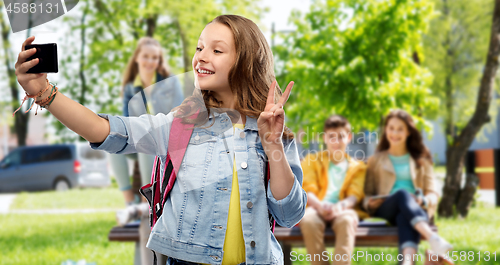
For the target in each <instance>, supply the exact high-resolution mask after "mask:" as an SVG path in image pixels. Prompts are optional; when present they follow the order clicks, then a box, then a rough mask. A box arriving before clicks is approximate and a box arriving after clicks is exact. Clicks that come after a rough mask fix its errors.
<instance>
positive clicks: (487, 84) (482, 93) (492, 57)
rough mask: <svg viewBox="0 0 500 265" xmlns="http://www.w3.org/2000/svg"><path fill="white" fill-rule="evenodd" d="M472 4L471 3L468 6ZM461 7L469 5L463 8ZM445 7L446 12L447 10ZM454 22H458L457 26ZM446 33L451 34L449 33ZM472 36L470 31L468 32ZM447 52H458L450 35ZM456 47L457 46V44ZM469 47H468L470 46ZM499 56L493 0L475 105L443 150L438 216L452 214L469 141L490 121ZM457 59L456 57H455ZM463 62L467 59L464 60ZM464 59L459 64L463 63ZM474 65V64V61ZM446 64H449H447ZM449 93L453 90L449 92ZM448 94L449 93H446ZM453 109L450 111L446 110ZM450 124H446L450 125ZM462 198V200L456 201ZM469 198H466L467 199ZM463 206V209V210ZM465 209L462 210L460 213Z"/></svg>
mask: <svg viewBox="0 0 500 265" xmlns="http://www.w3.org/2000/svg"><path fill="white" fill-rule="evenodd" d="M471 6H472V5H471ZM463 8H472V7H468V6H467V7H466V6H465V5H464V6H463ZM443 9H444V10H445V11H446V12H448V13H446V12H444V15H447V14H448V15H449V14H450V13H449V10H450V3H448V2H447V1H443ZM447 10H448V11H447ZM477 15H478V17H477V18H476V19H480V16H482V15H484V14H482V13H478V14H477ZM457 24H458V25H457ZM457 24H455V25H454V27H452V28H460V27H463V24H462V25H460V24H459V23H457ZM471 30H472V31H473V30H477V31H480V29H478V28H475V27H473V28H472V29H471ZM449 35H451V34H450V33H449ZM472 35H474V34H472ZM463 37H467V35H466V34H463ZM449 39H450V42H449V44H450V45H449V46H448V47H449V48H448V52H450V53H453V52H458V50H454V49H453V48H454V46H453V42H452V41H451V40H452V38H451V37H450V38H449ZM458 47H460V46H458ZM471 50H472V48H471ZM467 54H468V55H469V57H472V55H471V54H474V52H472V51H469V52H468V53H467ZM499 55H500V0H496V1H495V7H494V10H493V20H492V25H491V30H490V41H489V47H488V51H487V55H486V63H485V65H484V68H483V70H482V78H481V81H480V84H479V89H478V91H477V98H476V100H477V101H476V105H475V109H474V114H473V115H472V117H470V119H469V120H468V122H467V123H466V124H465V126H464V127H463V129H461V130H460V132H458V131H455V132H453V130H452V132H453V133H452V134H450V136H451V139H450V142H449V145H448V149H447V150H446V157H447V161H446V178H445V186H444V188H443V199H442V200H441V202H440V204H439V209H438V212H439V214H440V215H441V216H444V217H451V216H453V206H454V204H455V203H456V202H457V198H458V195H459V192H460V180H461V176H462V170H463V158H464V156H465V153H466V152H467V149H468V148H469V146H470V144H471V143H472V141H473V140H474V138H475V136H476V135H477V133H478V132H479V130H480V129H481V127H482V126H483V125H484V124H485V123H487V122H489V121H490V119H491V118H490V116H489V115H488V111H489V107H490V104H491V98H492V93H493V87H494V81H495V75H496V72H497V69H498V57H499ZM454 58H456V57H452V56H450V57H449V60H453V59H454ZM457 61H459V62H460V60H457ZM465 62H467V61H465ZM465 62H464V61H462V63H464V64H465ZM476 62H477V61H470V63H471V64H474V63H476ZM476 65H477V63H476ZM449 66H450V67H451V66H453V64H451V65H449ZM463 69H466V67H464V66H462V65H460V64H459V66H458V67H452V68H451V69H448V72H450V71H451V72H452V73H454V71H457V70H463ZM452 81H453V75H449V78H448V79H445V84H446V83H451V82H452ZM446 85H447V88H448V89H455V88H456V87H459V86H456V85H455V84H453V83H452V84H446ZM450 92H451V93H453V90H451V91H450ZM450 96H452V95H450ZM451 111H453V110H450V112H451ZM451 125H452V124H450V126H451ZM461 200H462V202H460V201H461ZM463 200H464V198H458V204H459V205H462V209H459V210H461V214H464V213H465V214H466V208H467V207H468V202H463ZM469 201H470V200H469ZM464 208H465V209H464ZM464 210H465V212H464Z"/></svg>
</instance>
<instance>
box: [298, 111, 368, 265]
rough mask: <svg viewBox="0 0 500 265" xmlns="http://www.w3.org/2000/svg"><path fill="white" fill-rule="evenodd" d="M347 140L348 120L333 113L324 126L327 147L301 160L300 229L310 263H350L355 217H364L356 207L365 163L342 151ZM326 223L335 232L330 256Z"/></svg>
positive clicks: (361, 192) (362, 194) (358, 207)
mask: <svg viewBox="0 0 500 265" xmlns="http://www.w3.org/2000/svg"><path fill="white" fill-rule="evenodd" d="M351 139H352V135H351V125H350V124H349V121H347V119H346V118H344V117H342V116H340V115H333V116H331V117H329V118H328V119H327V120H326V121H325V125H324V135H323V140H324V141H325V144H326V146H327V150H325V151H322V152H319V153H315V154H309V155H308V156H306V157H305V158H304V160H303V161H302V170H303V172H304V181H303V188H304V190H305V191H306V192H307V206H308V207H307V208H306V212H305V215H304V217H303V218H302V220H301V222H300V228H301V230H302V235H303V236H304V241H305V244H306V248H307V252H308V254H310V257H311V259H312V261H311V264H313V265H315V264H330V262H329V260H333V261H334V264H350V263H351V262H350V259H351V254H352V251H353V249H354V240H355V237H356V229H357V226H358V222H359V219H363V218H365V217H368V215H367V214H366V213H365V212H363V211H362V210H361V209H360V202H361V201H362V199H363V197H364V192H363V189H364V180H365V172H366V166H365V164H364V163H363V162H358V161H355V160H354V159H352V158H351V157H349V156H348V155H347V154H346V147H347V145H348V143H349V141H351ZM327 225H329V226H331V227H332V229H333V230H334V232H335V235H336V241H335V253H334V255H330V254H329V253H323V252H324V251H325V245H324V231H325V227H326V226H327Z"/></svg>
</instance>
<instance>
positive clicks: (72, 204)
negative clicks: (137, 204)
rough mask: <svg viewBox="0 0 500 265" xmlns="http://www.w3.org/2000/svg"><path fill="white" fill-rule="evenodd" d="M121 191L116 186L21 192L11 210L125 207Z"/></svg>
mask: <svg viewBox="0 0 500 265" xmlns="http://www.w3.org/2000/svg"><path fill="white" fill-rule="evenodd" d="M124 207H125V203H124V200H123V195H122V194H121V191H119V190H118V189H116V188H105V189H72V190H69V191H66V192H55V191H46V192H36V193H26V192H23V193H20V194H19V195H18V196H17V197H16V199H15V200H14V202H13V204H12V205H11V207H10V209H11V210H29V209H37V210H39V209H89V208H94V209H103V208H114V209H118V208H124Z"/></svg>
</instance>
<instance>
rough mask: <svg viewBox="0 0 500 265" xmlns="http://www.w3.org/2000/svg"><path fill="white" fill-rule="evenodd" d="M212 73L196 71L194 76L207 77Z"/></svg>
mask: <svg viewBox="0 0 500 265" xmlns="http://www.w3.org/2000/svg"><path fill="white" fill-rule="evenodd" d="M211 75H213V74H202V73H198V71H196V76H198V77H207V76H211Z"/></svg>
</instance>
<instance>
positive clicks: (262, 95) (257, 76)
mask: <svg viewBox="0 0 500 265" xmlns="http://www.w3.org/2000/svg"><path fill="white" fill-rule="evenodd" d="M210 23H221V24H223V25H226V26H227V27H229V29H231V31H232V32H233V36H234V43H235V48H236V61H235V63H234V65H233V67H232V68H231V70H230V71H229V86H230V88H231V92H232V93H233V95H234V98H235V101H236V106H235V109H236V110H237V111H239V112H240V113H241V114H242V115H246V116H249V117H253V118H258V117H259V115H260V113H261V112H262V111H264V108H265V106H266V100H267V95H268V93H269V87H270V86H271V83H272V82H273V81H274V80H275V74H274V59H273V54H272V52H271V48H270V47H269V45H268V43H267V41H266V38H265V37H264V34H262V32H261V31H260V29H259V27H258V26H257V25H256V24H255V23H254V22H253V21H251V20H250V19H247V18H244V17H242V16H237V15H221V16H218V17H216V18H215V19H214V20H212V21H211V22H209V24H210ZM197 90H198V89H195V92H194V94H193V96H190V97H188V98H186V99H185V100H184V102H183V104H181V105H180V106H178V107H176V108H174V109H173V110H172V111H175V110H179V111H178V113H176V117H180V118H183V121H184V122H186V123H193V124H195V126H198V125H202V124H204V123H205V122H206V121H207V120H208V117H210V108H220V107H221V106H222V102H220V101H218V100H217V99H216V98H215V97H214V95H213V94H212V92H211V91H208V90H201V94H202V95H201V96H200V95H198V97H196V95H195V93H196V92H197ZM281 95H282V92H281V89H280V88H279V86H278V85H276V89H275V95H274V99H275V102H278V100H279V98H280V97H281ZM201 98H203V101H204V102H201ZM193 103H194V104H193ZM200 104H204V107H206V110H207V115H205V114H204V115H199V116H198V118H197V119H194V120H191V119H188V118H187V117H189V116H191V115H192V114H194V113H195V112H196V111H197V110H198V109H199V108H200V107H201V108H202V109H203V105H200ZM193 106H198V108H197V107H193ZM283 137H284V138H286V139H293V133H292V132H291V130H290V129H289V128H287V127H285V130H284V132H283Z"/></svg>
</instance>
